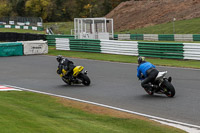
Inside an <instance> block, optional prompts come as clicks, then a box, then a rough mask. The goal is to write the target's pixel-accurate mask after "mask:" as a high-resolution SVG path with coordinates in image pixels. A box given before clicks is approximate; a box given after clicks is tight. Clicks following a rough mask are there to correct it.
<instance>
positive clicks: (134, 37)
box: [130, 34, 144, 40]
mask: <svg viewBox="0 0 200 133" xmlns="http://www.w3.org/2000/svg"><path fill="white" fill-rule="evenodd" d="M130 38H131V40H144V35H143V34H131V35H130Z"/></svg>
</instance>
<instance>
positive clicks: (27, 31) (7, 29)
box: [0, 28, 46, 34]
mask: <svg viewBox="0 0 200 133" xmlns="http://www.w3.org/2000/svg"><path fill="white" fill-rule="evenodd" d="M0 32H17V33H33V34H46V32H45V31H36V30H25V29H14V28H0Z"/></svg>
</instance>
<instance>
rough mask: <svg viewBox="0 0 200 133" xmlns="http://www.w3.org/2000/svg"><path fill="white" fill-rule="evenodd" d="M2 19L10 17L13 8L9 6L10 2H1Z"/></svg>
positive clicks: (3, 0) (2, 0)
mask: <svg viewBox="0 0 200 133" xmlns="http://www.w3.org/2000/svg"><path fill="white" fill-rule="evenodd" d="M0 3H1V4H0V17H7V16H10V12H11V11H12V8H11V7H10V5H9V2H8V1H5V0H0Z"/></svg>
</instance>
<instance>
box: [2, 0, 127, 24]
mask: <svg viewBox="0 0 200 133" xmlns="http://www.w3.org/2000/svg"><path fill="white" fill-rule="evenodd" d="M123 1H128V0H0V3H1V4H0V17H14V16H20V17H42V19H43V20H44V22H59V21H71V20H73V19H74V18H82V17H103V16H105V15H106V14H107V13H109V12H110V11H111V10H112V9H113V8H115V7H116V6H117V5H119V4H120V3H121V2H123Z"/></svg>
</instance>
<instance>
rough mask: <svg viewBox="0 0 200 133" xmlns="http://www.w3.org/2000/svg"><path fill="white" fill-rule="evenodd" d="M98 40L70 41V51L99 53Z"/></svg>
mask: <svg viewBox="0 0 200 133" xmlns="http://www.w3.org/2000/svg"><path fill="white" fill-rule="evenodd" d="M100 43H101V42H100V40H94V39H70V50H72V51H84V52H98V53H100V52H101V46H100Z"/></svg>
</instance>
